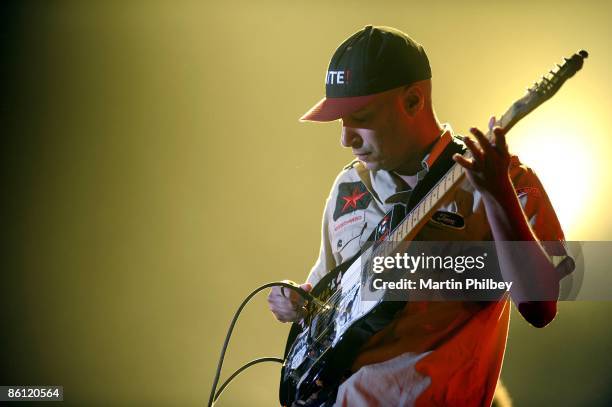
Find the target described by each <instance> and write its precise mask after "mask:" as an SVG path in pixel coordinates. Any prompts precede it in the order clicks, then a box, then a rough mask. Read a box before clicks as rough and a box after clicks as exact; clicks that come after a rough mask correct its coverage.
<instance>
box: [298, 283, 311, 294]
mask: <svg viewBox="0 0 612 407" xmlns="http://www.w3.org/2000/svg"><path fill="white" fill-rule="evenodd" d="M300 288H301V289H302V290H304V291H306V292H310V291H312V284H310V283H304V284H302V285H301V286H300Z"/></svg>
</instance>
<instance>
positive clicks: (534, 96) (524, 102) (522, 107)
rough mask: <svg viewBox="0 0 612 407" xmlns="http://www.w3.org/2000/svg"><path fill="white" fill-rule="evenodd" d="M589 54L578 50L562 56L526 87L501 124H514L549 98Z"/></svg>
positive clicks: (506, 125)
mask: <svg viewBox="0 0 612 407" xmlns="http://www.w3.org/2000/svg"><path fill="white" fill-rule="evenodd" d="M588 56H589V53H588V52H586V51H585V50H581V51H578V52H577V53H575V54H574V55H572V56H571V57H570V58H564V60H565V62H564V63H563V64H562V65H557V68H556V70H555V69H553V70H551V71H550V72H548V73H547V74H546V75H544V76H542V79H540V81H539V82H536V83H534V85H533V86H532V87H531V88H529V89H527V94H526V95H525V96H523V97H522V98H520V99H519V100H517V101H516V102H514V104H513V105H512V107H511V108H510V110H509V111H508V112H507V113H506V114H505V115H504V116H506V117H504V119H505V120H503V121H504V122H505V123H503V124H502V126H503V127H505V128H506V129H507V130H509V129H510V127H512V126H513V125H514V124H516V123H517V122H518V121H519V120H520V119H522V118H523V117H525V116H526V115H527V114H529V113H530V112H531V111H532V110H534V109H535V108H537V107H538V106H540V105H541V104H542V103H544V102H545V101H547V100H548V99H550V98H551V97H552V96H553V95H554V94H555V93H557V91H558V90H559V89H560V88H561V86H563V84H564V83H565V81H567V80H568V79H569V78H571V77H572V76H574V75H575V74H576V72H578V71H579V70H580V69H581V68H582V65H583V64H584V60H585V59H586V58H587V57H588Z"/></svg>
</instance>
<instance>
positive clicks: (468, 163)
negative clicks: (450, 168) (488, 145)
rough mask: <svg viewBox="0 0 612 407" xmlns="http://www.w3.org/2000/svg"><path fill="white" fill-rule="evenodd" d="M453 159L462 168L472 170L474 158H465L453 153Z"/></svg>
mask: <svg viewBox="0 0 612 407" xmlns="http://www.w3.org/2000/svg"><path fill="white" fill-rule="evenodd" d="M453 160H455V162H456V163H457V164H459V165H460V166H462V167H463V168H465V169H467V170H473V169H474V160H472V159H469V158H465V157H464V156H462V155H461V154H456V153H455V154H454V155H453Z"/></svg>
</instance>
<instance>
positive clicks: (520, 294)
mask: <svg viewBox="0 0 612 407" xmlns="http://www.w3.org/2000/svg"><path fill="white" fill-rule="evenodd" d="M471 132H472V134H473V135H474V136H475V138H476V140H474V139H471V138H466V139H465V143H466V145H467V147H468V148H469V149H470V151H471V152H472V154H473V158H472V159H466V158H464V157H462V156H460V155H455V157H454V159H455V161H457V162H458V163H459V164H460V165H461V166H463V167H464V168H465V169H466V170H467V171H466V173H467V177H468V179H469V180H470V182H471V183H472V184H473V185H474V188H476V190H478V191H479V192H480V193H481V194H482V196H483V203H484V206H485V211H486V214H487V219H488V221H489V224H490V226H491V231H492V234H493V238H494V239H495V242H496V249H497V256H498V259H499V265H500V268H501V273H502V276H503V278H504V280H506V281H513V282H514V284H513V289H512V291H511V298H512V300H513V301H514V303H515V304H516V305H517V308H518V310H519V312H520V313H521V315H522V316H523V317H524V318H525V319H526V320H527V321H528V322H529V323H531V324H532V325H534V326H536V327H544V326H546V325H547V324H548V323H549V322H550V321H552V320H553V318H554V317H555V314H556V298H557V297H558V293H559V279H558V276H557V273H556V270H555V267H554V265H553V264H552V263H551V261H550V260H549V258H548V255H547V254H546V252H545V251H544V249H543V247H542V246H541V244H540V243H539V242H538V239H537V238H536V236H535V235H534V233H533V231H532V229H531V227H530V226H529V223H528V222H527V218H526V217H525V214H524V212H523V209H522V207H521V205H520V203H519V201H518V198H517V196H516V191H515V190H514V187H513V185H512V182H511V180H510V177H509V174H508V168H509V165H510V154H509V152H508V146H507V144H506V139H505V134H504V131H503V130H502V129H500V128H496V129H494V134H495V143H494V144H491V143H490V142H489V141H488V140H487V138H486V137H485V136H484V135H483V134H482V133H481V132H480V131H479V130H478V129H476V128H473V129H471ZM516 241H524V242H532V244H525V245H521V246H520V249H521V250H520V253H517V249H516V244H513V243H512V242H516ZM534 297H535V298H545V299H547V300H546V301H529V299H533V298H534Z"/></svg>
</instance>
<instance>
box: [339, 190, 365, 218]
mask: <svg viewBox="0 0 612 407" xmlns="http://www.w3.org/2000/svg"><path fill="white" fill-rule="evenodd" d="M365 194H366V192H365V191H364V192H360V191H359V188H357V187H355V189H353V193H352V194H351V195H349V196H343V197H342V199H344V201H345V203H344V206H343V207H342V212H344V211H345V210H346V209H347V208H348V207H349V206H350V207H351V208H353V209H357V202H359V200H360V199H361V198H363V196H364V195H365Z"/></svg>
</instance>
